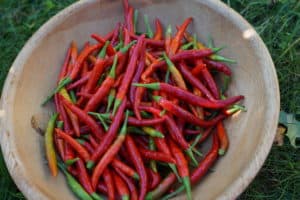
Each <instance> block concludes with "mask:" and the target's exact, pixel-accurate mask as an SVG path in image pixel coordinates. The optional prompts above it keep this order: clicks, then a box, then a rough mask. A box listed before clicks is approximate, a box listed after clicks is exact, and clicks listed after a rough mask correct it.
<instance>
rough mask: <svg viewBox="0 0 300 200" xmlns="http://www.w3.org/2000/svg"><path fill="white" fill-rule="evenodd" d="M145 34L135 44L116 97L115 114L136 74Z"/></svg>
mask: <svg viewBox="0 0 300 200" xmlns="http://www.w3.org/2000/svg"><path fill="white" fill-rule="evenodd" d="M144 38H145V35H142V36H141V37H140V38H139V39H138V42H137V45H136V46H135V48H134V50H133V53H132V56H131V57H130V60H129V63H128V66H127V69H126V72H125V75H124V78H123V79H122V83H121V85H120V87H119V89H118V93H117V96H116V99H115V104H114V109H113V115H114V114H115V112H116V111H117V109H118V107H119V106H120V104H121V103H122V101H123V99H124V97H125V96H126V93H127V91H128V88H129V86H130V84H131V81H132V78H133V76H134V73H135V71H136V67H137V60H138V57H139V55H140V50H141V48H142V47H143V43H144Z"/></svg>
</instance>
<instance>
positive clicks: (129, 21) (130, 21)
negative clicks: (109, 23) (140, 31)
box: [127, 7, 135, 34]
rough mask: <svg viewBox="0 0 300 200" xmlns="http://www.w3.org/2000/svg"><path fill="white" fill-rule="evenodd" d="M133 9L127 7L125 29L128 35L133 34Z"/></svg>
mask: <svg viewBox="0 0 300 200" xmlns="http://www.w3.org/2000/svg"><path fill="white" fill-rule="evenodd" d="M133 20H134V19H133V8H132V7H129V10H128V15H127V29H128V31H129V32H130V33H132V34H134V33H135V32H134V22H133Z"/></svg>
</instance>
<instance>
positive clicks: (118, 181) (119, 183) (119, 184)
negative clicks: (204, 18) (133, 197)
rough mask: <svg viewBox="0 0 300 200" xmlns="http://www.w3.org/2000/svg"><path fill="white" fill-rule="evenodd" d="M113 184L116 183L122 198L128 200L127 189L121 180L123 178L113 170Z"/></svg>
mask: <svg viewBox="0 0 300 200" xmlns="http://www.w3.org/2000/svg"><path fill="white" fill-rule="evenodd" d="M112 176H113V179H114V182H115V185H116V190H117V192H118V194H119V195H120V196H121V199H122V200H129V199H130V193H129V189H128V187H127V185H126V183H125V182H124V181H123V179H122V178H121V177H120V176H119V175H118V174H116V173H115V172H113V173H112Z"/></svg>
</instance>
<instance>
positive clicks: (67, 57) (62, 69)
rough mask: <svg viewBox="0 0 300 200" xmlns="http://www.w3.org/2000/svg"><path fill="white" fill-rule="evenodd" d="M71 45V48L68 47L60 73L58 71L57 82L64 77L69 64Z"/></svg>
mask: <svg viewBox="0 0 300 200" xmlns="http://www.w3.org/2000/svg"><path fill="white" fill-rule="evenodd" d="M73 45H74V44H73V42H72V43H71V46H70V47H69V49H68V51H67V54H66V57H65V60H64V63H63V65H62V68H61V71H60V73H59V76H58V82H59V81H60V80H61V79H63V78H64V77H65V76H66V73H67V69H68V64H69V61H70V58H71V49H72V46H73Z"/></svg>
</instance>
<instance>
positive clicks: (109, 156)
mask: <svg viewBox="0 0 300 200" xmlns="http://www.w3.org/2000/svg"><path fill="white" fill-rule="evenodd" d="M127 121H128V112H127V114H126V118H125V121H124V124H123V126H122V128H121V131H120V134H119V136H118V137H117V139H116V140H115V141H114V143H113V144H112V145H111V146H110V147H109V148H108V150H107V151H106V153H105V154H104V155H103V156H102V158H101V159H100V161H99V162H98V164H97V165H96V167H95V169H94V171H93V175H92V186H93V187H94V188H96V186H97V185H98V180H99V178H100V176H101V175H102V173H103V172H104V170H105V168H106V167H107V166H108V165H109V163H110V162H111V161H112V160H113V158H114V157H115V155H116V154H117V153H118V151H119V150H120V148H121V145H122V143H123V142H124V141H125V138H126V133H127Z"/></svg>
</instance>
